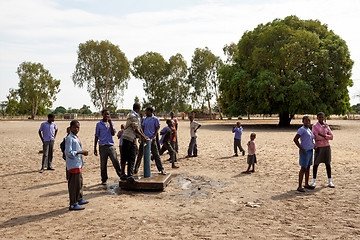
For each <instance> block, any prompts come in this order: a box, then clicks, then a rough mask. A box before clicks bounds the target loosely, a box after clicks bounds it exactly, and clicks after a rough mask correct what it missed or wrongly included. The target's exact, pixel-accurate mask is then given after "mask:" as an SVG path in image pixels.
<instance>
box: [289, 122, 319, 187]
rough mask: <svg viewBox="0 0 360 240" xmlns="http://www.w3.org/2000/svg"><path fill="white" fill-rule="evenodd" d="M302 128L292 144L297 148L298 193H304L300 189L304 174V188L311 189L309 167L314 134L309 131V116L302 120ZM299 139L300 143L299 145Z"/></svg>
mask: <svg viewBox="0 0 360 240" xmlns="http://www.w3.org/2000/svg"><path fill="white" fill-rule="evenodd" d="M302 122H303V124H304V125H303V126H302V127H301V128H299V129H298V131H297V133H296V135H295V137H294V143H295V144H296V146H297V147H298V148H299V155H300V158H299V164H300V166H301V168H300V171H299V186H298V188H297V191H299V192H305V190H304V189H303V188H302V181H303V178H304V174H305V186H304V187H305V188H307V189H313V187H312V186H310V185H309V172H310V166H311V165H312V162H313V149H314V147H315V144H314V134H313V133H312V132H311V130H310V129H309V127H310V124H311V120H310V118H309V116H304V117H303V119H302ZM299 138H300V141H301V143H299Z"/></svg>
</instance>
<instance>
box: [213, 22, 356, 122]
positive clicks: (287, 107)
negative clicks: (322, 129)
mask: <svg viewBox="0 0 360 240" xmlns="http://www.w3.org/2000/svg"><path fill="white" fill-rule="evenodd" d="M237 48H238V53H237V54H236V55H235V57H234V61H233V62H230V63H228V64H226V65H224V66H223V67H222V68H221V70H220V71H219V73H220V79H221V84H220V91H221V95H222V99H221V103H222V106H223V108H224V109H225V112H226V113H230V114H231V115H235V116H236V115H239V114H243V113H249V114H254V113H260V114H274V113H277V114H279V116H280V123H279V124H280V125H288V124H290V121H291V117H292V115H294V114H295V113H298V114H304V113H316V112H318V111H323V112H325V113H326V114H327V115H329V114H344V113H346V112H347V111H348V109H349V106H350V104H349V94H348V90H347V87H348V86H352V80H351V79H350V77H351V69H352V65H353V61H352V60H351V59H350V53H349V50H348V48H347V45H346V43H345V41H344V40H342V39H341V38H340V37H339V36H338V35H336V34H334V33H333V32H332V31H329V30H328V29H327V26H326V25H322V24H321V23H320V22H319V21H318V20H300V19H298V18H297V17H296V16H290V17H287V18H285V19H284V20H280V19H275V20H274V21H273V22H270V23H267V24H266V25H263V24H260V25H259V26H258V27H257V28H255V29H254V30H253V31H248V32H245V33H244V35H243V36H242V38H241V40H240V41H239V43H238V45H237ZM232 56H233V55H232Z"/></svg>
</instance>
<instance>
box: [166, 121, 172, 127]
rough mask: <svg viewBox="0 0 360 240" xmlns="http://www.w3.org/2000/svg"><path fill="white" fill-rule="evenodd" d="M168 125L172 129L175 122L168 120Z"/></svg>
mask: <svg viewBox="0 0 360 240" xmlns="http://www.w3.org/2000/svg"><path fill="white" fill-rule="evenodd" d="M166 124H167V125H168V126H169V127H172V126H173V121H172V120H171V119H168V120H166Z"/></svg>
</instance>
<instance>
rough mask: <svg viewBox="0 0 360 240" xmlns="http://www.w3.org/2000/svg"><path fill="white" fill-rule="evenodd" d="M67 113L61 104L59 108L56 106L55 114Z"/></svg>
mask: <svg viewBox="0 0 360 240" xmlns="http://www.w3.org/2000/svg"><path fill="white" fill-rule="evenodd" d="M65 113H66V108H64V107H63V106H59V107H57V108H55V110H54V112H53V114H65Z"/></svg>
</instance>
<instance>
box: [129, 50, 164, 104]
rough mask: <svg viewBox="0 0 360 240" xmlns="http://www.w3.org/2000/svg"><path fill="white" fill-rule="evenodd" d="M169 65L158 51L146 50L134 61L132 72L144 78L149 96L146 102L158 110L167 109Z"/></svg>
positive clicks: (145, 89) (145, 88)
mask: <svg viewBox="0 0 360 240" xmlns="http://www.w3.org/2000/svg"><path fill="white" fill-rule="evenodd" d="M168 65H169V64H168V63H167V61H166V60H165V59H164V58H163V56H162V55H161V54H160V53H156V52H146V53H145V54H143V55H141V56H138V57H136V58H135V59H134V61H133V63H132V74H133V75H134V77H136V78H138V79H141V80H143V87H144V91H145V95H146V97H147V100H146V102H145V103H144V104H145V105H151V106H153V107H154V108H155V110H156V111H163V110H164V109H165V102H166V98H167V94H168V84H167V78H168V75H169V72H168V69H169V68H168Z"/></svg>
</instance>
